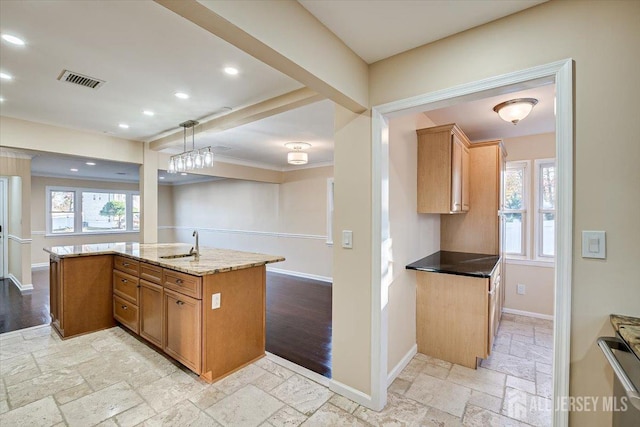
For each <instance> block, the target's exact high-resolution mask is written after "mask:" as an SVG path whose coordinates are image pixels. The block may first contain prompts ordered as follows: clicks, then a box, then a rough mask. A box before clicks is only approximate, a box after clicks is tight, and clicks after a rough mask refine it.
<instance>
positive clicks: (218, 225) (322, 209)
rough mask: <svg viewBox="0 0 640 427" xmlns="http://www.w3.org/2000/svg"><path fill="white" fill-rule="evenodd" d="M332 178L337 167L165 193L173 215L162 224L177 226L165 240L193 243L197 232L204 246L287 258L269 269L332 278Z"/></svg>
mask: <svg viewBox="0 0 640 427" xmlns="http://www.w3.org/2000/svg"><path fill="white" fill-rule="evenodd" d="M331 177H333V168H332V167H322V168H313V169H300V170H296V171H290V172H285V173H283V182H282V184H270V183H265V182H254V181H243V180H235V179H225V180H219V181H213V182H205V183H198V184H188V185H177V186H173V187H172V188H171V190H165V189H162V190H161V193H160V195H159V203H160V207H159V209H160V210H163V209H167V210H171V211H172V213H171V214H170V215H166V216H165V217H164V218H161V219H160V220H159V224H160V226H163V225H173V226H175V229H174V230H173V233H172V234H170V233H169V232H168V231H169V230H170V229H165V230H166V232H163V233H162V234H164V235H163V236H162V239H170V238H173V239H174V240H176V241H181V242H193V237H192V233H193V230H194V229H198V230H199V235H200V244H201V245H203V246H212V247H222V248H228V249H236V250H244V251H252V252H264V253H271V254H277V255H283V256H284V257H285V258H286V261H284V262H281V263H278V264H274V265H273V266H270V267H273V268H276V269H283V270H288V271H293V272H298V273H304V274H310V275H315V276H322V277H325V278H330V277H331V276H332V258H331V254H332V250H331V247H330V246H329V245H327V243H326V240H327V180H328V179H329V178H331ZM161 187H164V186H161ZM169 198H171V201H170V202H169V201H168V199H169ZM162 241H164V240H162Z"/></svg>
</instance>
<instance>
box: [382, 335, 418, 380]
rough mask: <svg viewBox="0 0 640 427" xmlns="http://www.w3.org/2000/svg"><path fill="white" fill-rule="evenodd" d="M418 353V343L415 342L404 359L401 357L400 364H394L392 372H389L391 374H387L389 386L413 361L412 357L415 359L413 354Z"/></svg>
mask: <svg viewBox="0 0 640 427" xmlns="http://www.w3.org/2000/svg"><path fill="white" fill-rule="evenodd" d="M417 353H418V344H414V345H413V346H412V347H411V348H410V349H409V351H408V352H407V354H405V355H404V357H403V358H402V359H400V361H399V362H398V364H397V365H396V366H394V368H393V369H392V370H391V372H389V375H388V376H387V387H389V386H390V385H391V383H392V382H393V381H394V380H395V379H396V378H398V375H400V372H402V370H403V369H404V368H406V367H407V365H408V364H409V362H411V359H413V356H415V355H416V354H417Z"/></svg>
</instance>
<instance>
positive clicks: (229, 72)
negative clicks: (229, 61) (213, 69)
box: [224, 67, 239, 76]
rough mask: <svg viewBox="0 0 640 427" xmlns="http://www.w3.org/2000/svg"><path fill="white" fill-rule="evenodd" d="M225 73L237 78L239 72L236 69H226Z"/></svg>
mask: <svg viewBox="0 0 640 427" xmlns="http://www.w3.org/2000/svg"><path fill="white" fill-rule="evenodd" d="M224 72H225V73H227V74H229V75H230V76H235V75H236V74H238V72H239V71H238V69H237V68H235V67H224Z"/></svg>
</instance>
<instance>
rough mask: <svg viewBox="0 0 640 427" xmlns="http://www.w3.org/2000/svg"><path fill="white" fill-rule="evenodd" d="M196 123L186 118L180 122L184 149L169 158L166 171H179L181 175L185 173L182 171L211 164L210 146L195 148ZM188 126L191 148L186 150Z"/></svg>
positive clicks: (206, 166) (211, 153)
mask: <svg viewBox="0 0 640 427" xmlns="http://www.w3.org/2000/svg"><path fill="white" fill-rule="evenodd" d="M198 124H199V122H197V121H195V120H187V121H186V122H184V123H180V126H182V128H183V129H184V131H183V138H184V151H183V152H182V153H180V154H176V155H175V156H171V157H170V158H169V167H167V172H169V173H177V172H181V175H186V173H184V171H190V170H194V169H202V168H208V167H211V166H213V152H212V151H211V147H205V148H200V149H197V150H196V125H198ZM189 128H191V150H190V151H187V129H189Z"/></svg>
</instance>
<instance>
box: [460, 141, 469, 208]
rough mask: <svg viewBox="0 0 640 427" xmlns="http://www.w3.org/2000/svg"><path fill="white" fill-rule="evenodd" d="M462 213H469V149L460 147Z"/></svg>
mask: <svg viewBox="0 0 640 427" xmlns="http://www.w3.org/2000/svg"><path fill="white" fill-rule="evenodd" d="M461 154H462V212H468V211H469V149H468V148H467V147H464V146H463V147H462V153H461Z"/></svg>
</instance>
